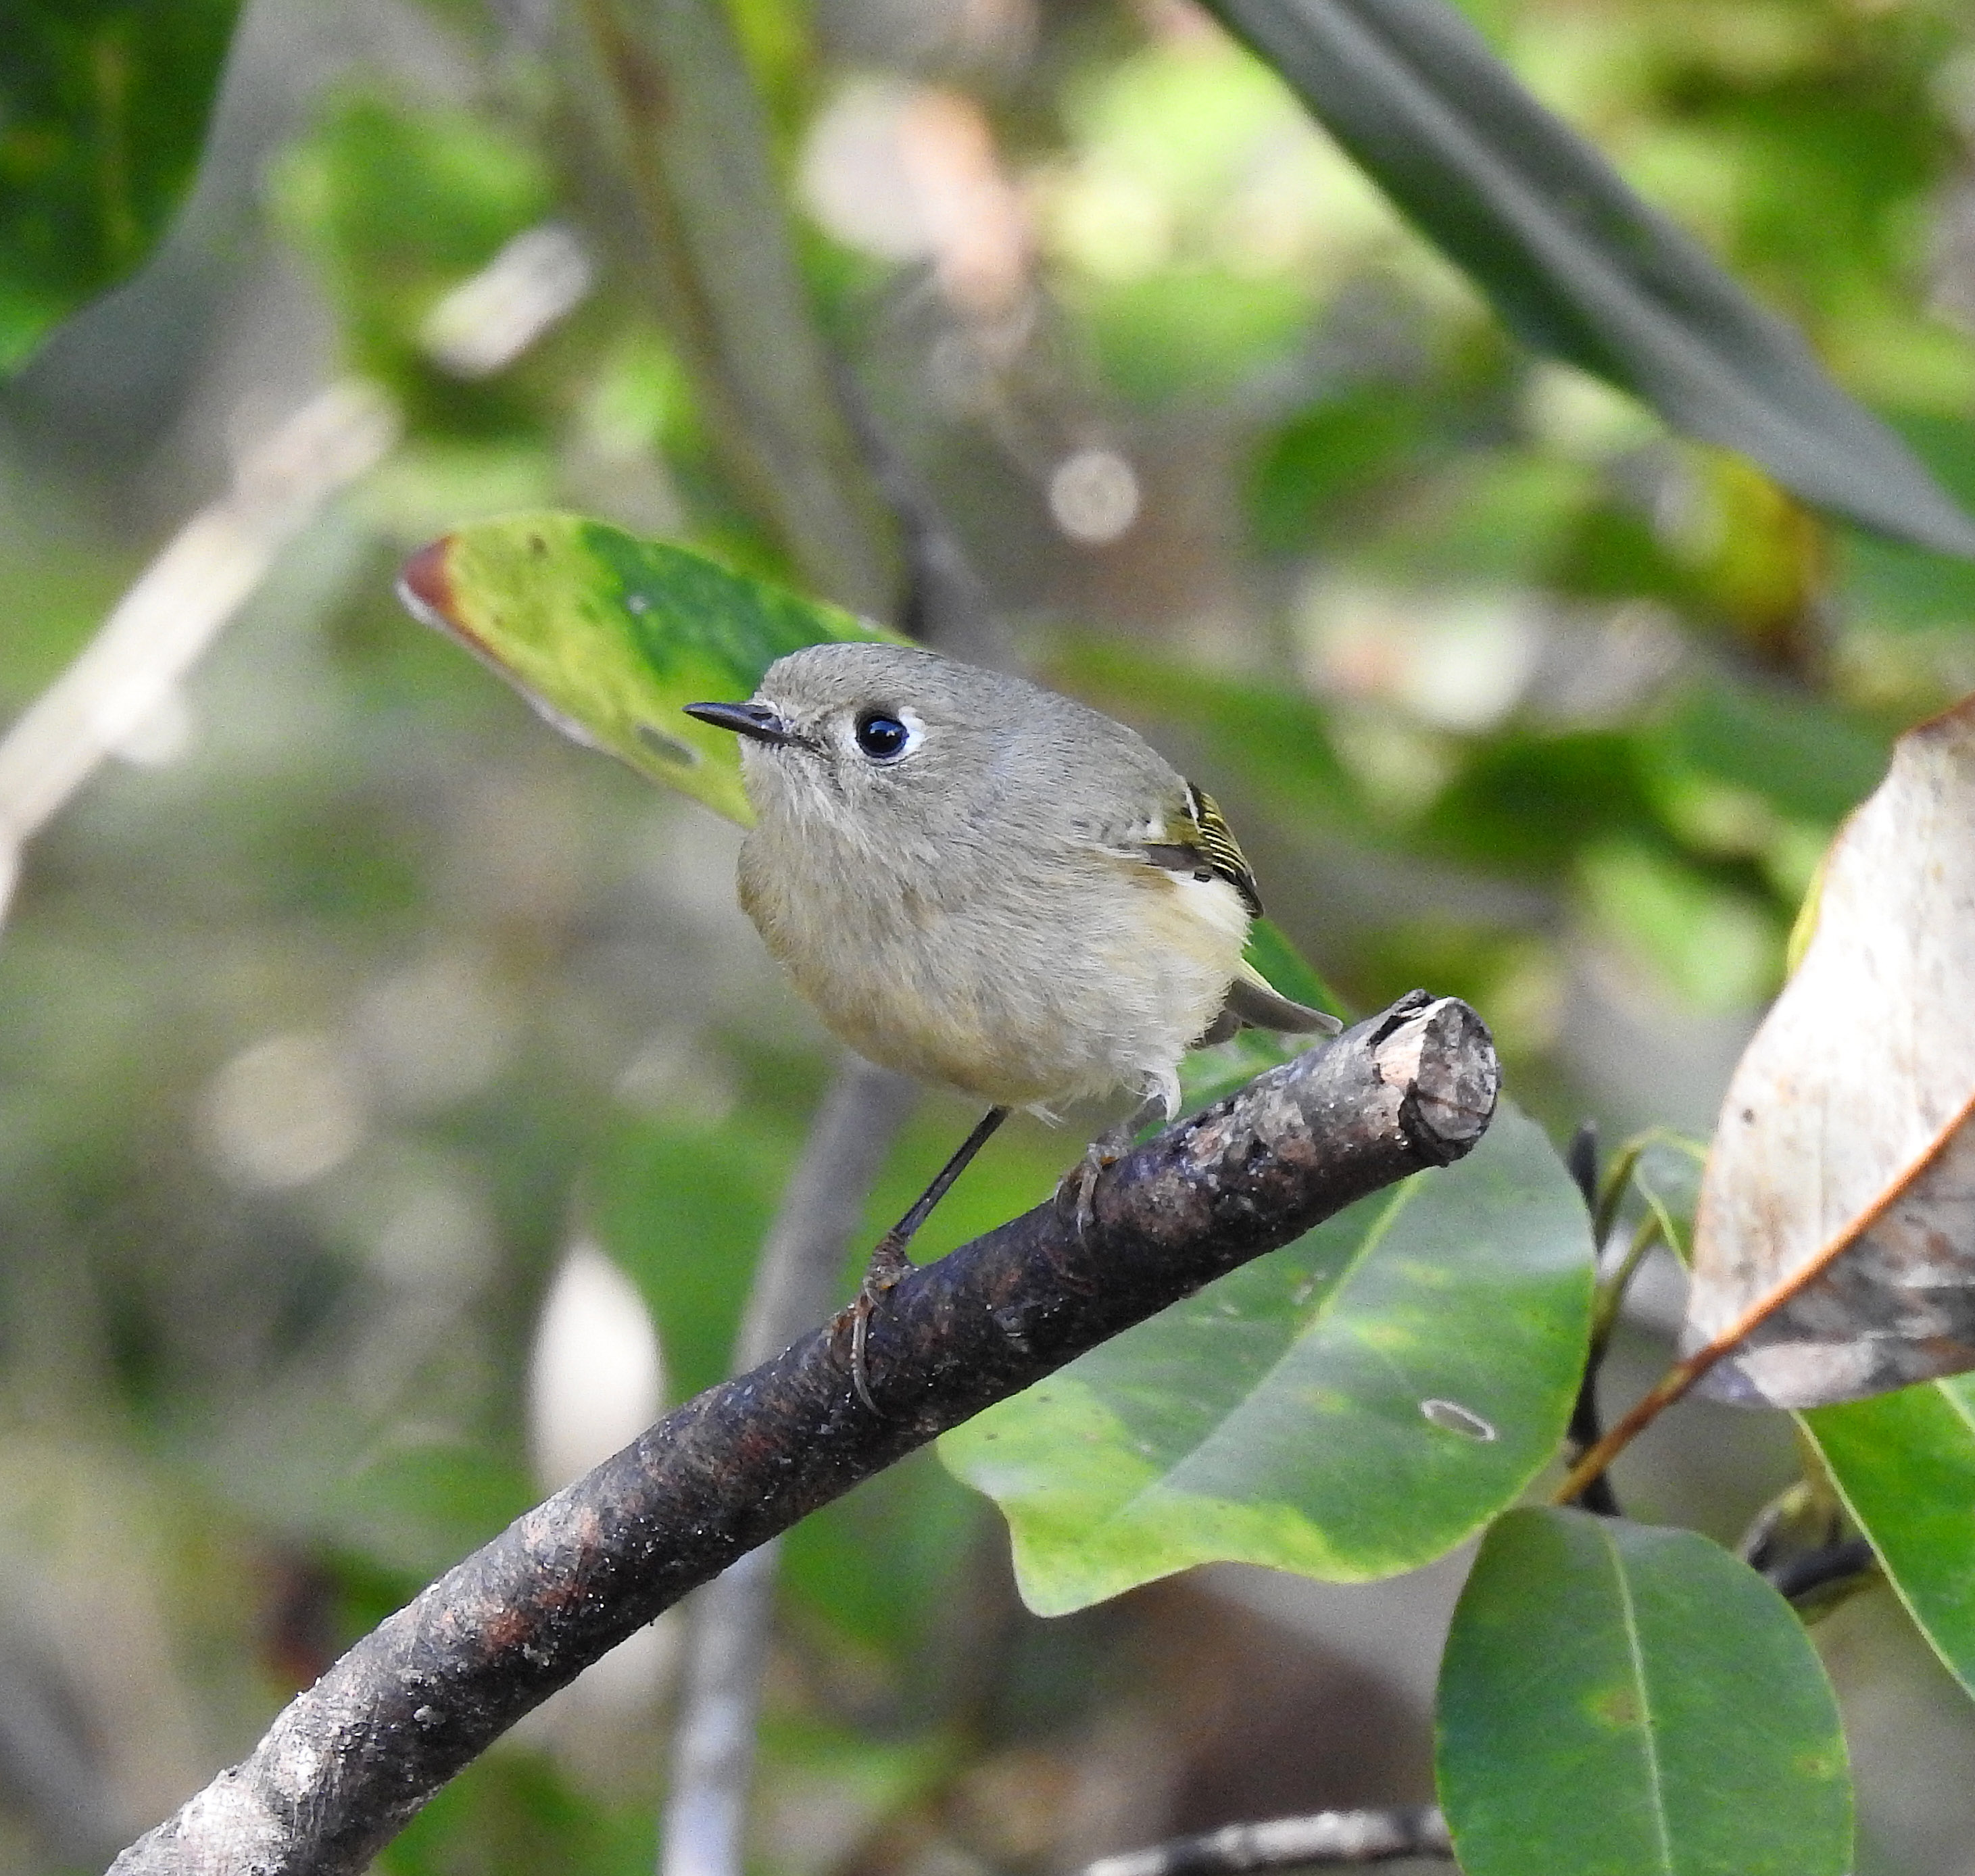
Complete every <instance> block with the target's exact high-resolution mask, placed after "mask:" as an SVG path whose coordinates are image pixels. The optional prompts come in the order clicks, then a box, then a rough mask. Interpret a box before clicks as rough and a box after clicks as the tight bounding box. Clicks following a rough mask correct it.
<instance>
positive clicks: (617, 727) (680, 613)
mask: <svg viewBox="0 0 1975 1876" xmlns="http://www.w3.org/2000/svg"><path fill="white" fill-rule="evenodd" d="M399 594H400V596H402V597H403V600H404V602H405V603H406V606H409V608H410V609H411V610H412V613H415V614H416V616H418V617H419V618H420V619H423V620H424V621H425V622H426V623H427V624H429V625H433V626H439V627H440V628H441V629H443V630H445V631H447V632H451V633H452V635H453V636H454V637H455V638H456V639H458V640H459V641H460V642H462V644H463V645H465V646H466V647H467V649H468V650H469V651H471V652H474V653H475V655H477V656H478V657H480V658H481V659H485V661H486V662H487V663H488V664H489V665H491V666H492V667H493V668H494V669H495V670H496V671H498V672H499V673H500V674H501V676H503V677H504V678H506V679H507V680H508V682H509V683H511V684H512V685H514V688H516V689H517V690H518V691H519V692H521V695H523V696H524V697H525V698H527V700H528V701H529V702H530V703H531V704H533V705H534V707H535V708H536V709H537V710H538V711H541V714H542V715H544V717H546V718H547V719H548V721H550V722H551V723H553V724H555V726H556V727H557V728H558V729H560V730H561V731H564V733H565V734H567V735H570V736H573V737H574V738H576V740H577V741H579V742H583V743H588V744H590V745H591V746H592V747H595V748H598V749H601V750H603V751H606V752H607V753H608V754H611V755H614V756H618V757H622V758H623V760H624V761H626V762H628V763H629V764H630V765H631V766H632V767H633V768H634V769H636V770H638V771H639V774H642V775H647V776H649V777H651V778H652V780H654V781H659V782H663V783H665V784H667V785H668V786H669V787H673V788H677V789H679V790H682V791H683V792H684V793H687V794H689V795H691V796H692V797H694V798H695V800H698V801H702V802H704V803H705V804H706V806H707V807H710V808H711V809H712V810H714V812H715V813H717V814H724V815H725V816H726V817H727V818H728V820H732V821H738V822H739V823H741V825H742V826H746V825H748V823H749V822H750V821H751V820H752V819H753V818H754V817H753V816H752V815H751V813H749V812H748V799H747V797H746V796H745V795H744V793H742V792H741V757H740V752H739V750H738V747H737V746H736V742H735V739H734V737H733V736H732V735H731V734H729V733H728V731H725V730H718V729H714V728H711V727H710V726H708V725H707V724H702V723H698V722H695V721H694V720H693V719H692V718H690V717H688V716H686V715H683V714H682V706H683V705H686V704H689V703H694V702H697V701H715V702H728V701H738V700H740V699H741V698H747V697H750V696H752V695H754V688H755V686H756V685H757V684H759V683H760V682H761V674H762V672H764V671H766V670H767V668H768V667H769V665H771V664H773V663H774V662H775V660H776V659H777V658H779V657H780V656H781V655H783V653H784V652H792V651H795V650H797V649H799V648H800V647H801V646H805V645H818V644H821V643H823V642H825V641H826V640H829V639H889V637H890V636H891V635H890V634H889V633H888V632H882V631H880V630H879V628H878V627H876V626H872V625H869V624H867V623H866V622H865V621H864V620H863V619H857V618H854V617H853V616H852V615H851V614H849V613H846V612H842V611H840V610H839V609H837V608H836V607H835V606H826V605H823V604H822V603H820V602H819V601H817V600H804V599H800V598H798V597H797V596H796V595H795V594H794V593H789V592H785V591H784V590H782V589H781V588H780V587H779V586H770V585H767V583H765V582H764V581H761V580H749V579H746V578H744V577H742V576H741V575H740V574H738V573H730V572H728V570H727V569H726V568H725V567H721V565H719V564H718V563H717V562H716V561H713V560H708V559H707V558H706V557H705V555H704V554H695V553H693V552H692V551H691V550H689V549H688V548H685V547H674V546H672V544H670V543H669V542H665V541H659V540H639V539H638V538H637V537H636V536H635V535H632V534H626V533H625V532H624V531H623V530H622V529H621V528H616V527H610V526H608V525H607V524H605V523H604V522H602V521H589V520H586V519H585V518H584V517H583V516H581V515H578V514H554V513H547V512H544V513H539V514H513V515H506V516H503V517H500V518H498V519H497V520H493V521H481V522H476V523H475V524H472V525H471V526H468V527H462V528H459V529H458V530H456V531H455V532H453V533H452V534H447V535H445V537H442V539H440V540H435V541H434V542H433V543H432V545H431V546H430V547H426V548H423V549H422V550H420V551H419V553H418V554H415V555H414V556H413V557H412V559H411V560H409V562H408V563H406V567H405V571H404V575H403V579H402V580H400V582H399Z"/></svg>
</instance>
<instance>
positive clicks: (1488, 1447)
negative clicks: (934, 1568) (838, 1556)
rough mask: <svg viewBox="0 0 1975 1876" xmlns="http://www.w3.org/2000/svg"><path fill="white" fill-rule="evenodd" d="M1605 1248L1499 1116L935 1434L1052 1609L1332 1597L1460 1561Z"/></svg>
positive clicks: (1526, 1452)
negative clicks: (1480, 1135) (1246, 1578)
mask: <svg viewBox="0 0 1975 1876" xmlns="http://www.w3.org/2000/svg"><path fill="white" fill-rule="evenodd" d="M1590 1306H1591V1233H1590V1228H1589V1224H1588V1222H1587V1221H1586V1217H1585V1211H1584V1203H1583V1201H1582V1199H1581V1198H1579V1196H1578V1193H1577V1188H1576V1187H1575V1186H1574V1185H1573V1184H1572V1183H1571V1180H1570V1177H1569V1174H1568V1173H1567V1172H1566V1171H1565V1170H1564V1168H1563V1162H1562V1161H1560V1160H1559V1158H1557V1155H1556V1152H1554V1151H1553V1148H1551V1146H1550V1145H1549V1142H1548V1140H1546V1138H1544V1136H1543V1130H1542V1129H1540V1128H1539V1127H1538V1126H1537V1125H1536V1124H1535V1123H1534V1122H1533V1121H1530V1120H1529V1119H1526V1118H1525V1117H1524V1116H1523V1115H1520V1114H1518V1113H1517V1112H1515V1111H1514V1110H1513V1109H1511V1108H1509V1107H1507V1106H1504V1107H1503V1109H1502V1110H1501V1111H1500V1112H1498V1113H1497V1115H1496V1117H1495V1121H1494V1125H1493V1126H1492V1127H1491V1128H1490V1129H1489V1132H1488V1134H1487V1137H1486V1138H1484V1140H1483V1142H1482V1143H1481V1145H1480V1146H1479V1147H1478V1148H1477V1149H1476V1150H1475V1152H1474V1153H1473V1154H1472V1155H1470V1157H1468V1158H1466V1159H1464V1160H1463V1161H1461V1163H1460V1164H1459V1165H1455V1166H1451V1167H1448V1168H1445V1169H1444V1170H1443V1171H1434V1172H1424V1173H1420V1174H1418V1175H1415V1177H1414V1178H1411V1179H1409V1180H1408V1181H1405V1184H1402V1185H1400V1186H1398V1187H1397V1188H1394V1189H1393V1190H1392V1191H1389V1192H1384V1193H1380V1194H1377V1195H1376V1196H1375V1197H1373V1198H1368V1199H1365V1200H1363V1201H1361V1202H1360V1203H1359V1204H1356V1205H1354V1206H1352V1207H1350V1208H1349V1210H1348V1211H1345V1212H1342V1213H1341V1214H1339V1216H1338V1217H1335V1218H1333V1219H1332V1220H1330V1221H1329V1222H1328V1223H1326V1224H1323V1225H1320V1226H1319V1227H1317V1229H1316V1230H1314V1231H1312V1232H1310V1233H1309V1234H1307V1235H1306V1236H1305V1237H1302V1238H1300V1239H1299V1240H1297V1241H1296V1243H1295V1244H1292V1245H1290V1246H1287V1247H1285V1248H1284V1249H1283V1250H1279V1251H1276V1252H1274V1253H1272V1254H1271V1255H1270V1256H1269V1257H1264V1258H1261V1259H1260V1260H1258V1261H1257V1262H1256V1263H1252V1264H1250V1265H1248V1266H1247V1267H1245V1268H1244V1269H1242V1270H1237V1271H1235V1272H1234V1273H1232V1274H1231V1275H1229V1276H1225V1277H1223V1278H1222V1279H1221V1280H1220V1281H1219V1282H1218V1283H1214V1284H1212V1285H1211V1286H1208V1288H1207V1289H1206V1290H1203V1291H1201V1293H1200V1294H1199V1295H1198V1296H1195V1297H1194V1298H1192V1299H1190V1300H1188V1301H1187V1302H1185V1303H1180V1304H1178V1305H1176V1306H1175V1307H1174V1308H1172V1309H1168V1310H1166V1311H1165V1313H1163V1314H1162V1315H1160V1316H1155V1318H1154V1319H1152V1321H1151V1322H1146V1323H1143V1324H1142V1325H1141V1326H1139V1327H1138V1328H1137V1329H1132V1330H1130V1331H1129V1332H1127V1333H1126V1334H1124V1335H1122V1336H1119V1337H1118V1338H1117V1339H1116V1340H1114V1341H1112V1342H1107V1343H1106V1344H1105V1345H1104V1346H1103V1347H1102V1348H1099V1349H1093V1351H1092V1352H1090V1353H1089V1355H1085V1356H1083V1358H1082V1359H1080V1360H1079V1361H1076V1362H1073V1363H1072V1364H1071V1365H1070V1366H1069V1367H1067V1368H1064V1369H1063V1372H1061V1373H1060V1374H1058V1375H1054V1376H1053V1377H1052V1378H1050V1379H1049V1380H1047V1381H1046V1382H1041V1383H1040V1384H1039V1385H1037V1386H1036V1387H1034V1388H1030V1389H1029V1391H1027V1393H1025V1394H1022V1395H1018V1396H1017V1398H1015V1399H1014V1400H1012V1401H1007V1402H1004V1404H1003V1405H1001V1406H999V1407H997V1408H991V1410H990V1411H988V1412H987V1413H985V1414H982V1415H981V1416H980V1417H979V1418H978V1419H976V1420H974V1421H971V1423H970V1424H968V1425H967V1426H964V1427H962V1428H959V1429H958V1431H955V1432H953V1433H951V1434H948V1435H947V1437H945V1440H944V1441H941V1454H942V1455H943V1457H945V1460H946V1463H947V1464H948V1465H949V1466H951V1467H952V1468H953V1470H955V1472H957V1473H958V1474H959V1475H960V1477H962V1478H963V1479H964V1480H967V1481H968V1483H970V1484H971V1485H974V1486H976V1487H978V1488H979V1489H980V1490H982V1491H984V1492H985V1493H987V1494H988V1496H989V1497H991V1498H993V1499H994V1500H995V1501H996V1502H997V1503H998V1504H999V1505H1000V1506H1001V1509H1002V1510H1003V1512H1004V1513H1005V1514H1006V1516H1007V1520H1008V1524H1009V1528H1010V1529H1011V1533H1013V1536H1014V1550H1015V1568H1016V1572H1017V1577H1018V1579H1019V1581H1020V1585H1021V1590H1022V1595H1023V1597H1024V1600H1025V1601H1026V1602H1027V1603H1028V1605H1029V1606H1030V1608H1034V1609H1036V1610H1037V1611H1039V1612H1042V1613H1043V1614H1047V1615H1057V1614H1061V1613H1062V1612H1064V1611H1066V1610H1069V1609H1075V1608H1082V1607H1083V1606H1084V1605H1086V1603H1091V1602H1097V1601H1099V1600H1100V1599H1101V1598H1104V1597H1106V1596H1110V1595H1117V1594H1118V1593H1119V1592H1120V1591H1122V1590H1125V1589H1130V1588H1132V1586H1133V1585H1135V1584H1138V1583H1142V1582H1148V1581H1149V1580H1150V1579H1152V1578H1154V1577H1158V1576H1163V1575H1168V1574H1169V1573H1170V1572H1172V1571H1175V1570H1179V1569H1185V1568H1187V1567H1188V1566H1189V1565H1191V1564H1195V1563H1205V1562H1213V1561H1216V1560H1219V1559H1237V1560H1240V1561H1243V1562H1250V1563H1261V1564H1267V1565H1268V1566H1270V1567H1272V1568H1274V1569H1285V1570H1298V1571H1301V1572H1303V1573H1304V1574H1305V1575H1310V1576H1316V1577H1323V1578H1326V1579H1331V1580H1333V1581H1339V1582H1351V1581H1359V1580H1362V1579H1367V1578H1370V1577H1376V1576H1387V1575H1393V1574H1395V1573H1396V1572H1398V1571H1401V1570H1408V1569H1414V1568H1415V1567H1416V1566H1418V1565H1420V1564H1422V1563H1425V1562H1428V1561H1430V1560H1431V1559H1433V1558H1434V1557H1436V1556H1440V1555H1441V1553H1442V1552H1444V1551H1446V1550H1448V1549H1451V1548H1452V1547H1453V1546H1454V1545H1455V1544H1457V1543H1459V1542H1460V1541H1461V1539H1462V1538H1464V1537H1465V1536H1467V1535H1468V1533H1470V1532H1471V1531H1473V1530H1474V1529H1476V1528H1477V1526H1480V1524H1482V1523H1484V1522H1485V1521H1486V1520H1487V1519H1488V1518H1490V1517H1491V1516H1494V1513H1496V1512H1497V1511H1499V1510H1500V1509H1501V1508H1502V1506H1504V1505H1506V1504H1508V1503H1511V1502H1512V1501H1513V1500H1514V1498H1515V1497H1516V1496H1517V1493H1520V1491H1521V1490H1523V1487H1525V1486H1526V1485H1527V1483H1529V1481H1530V1479H1531V1478H1533V1477H1534V1476H1535V1474H1536V1473H1537V1472H1538V1471H1539V1470H1540V1469H1541V1468H1542V1467H1543V1464H1545V1463H1546V1461H1547V1460H1549V1457H1551V1455H1552V1454H1553V1453H1554V1451H1556V1443H1557V1441H1558V1439H1559V1437H1561V1435H1562V1434H1563V1428H1564V1423H1565V1421H1566V1419H1567V1418H1569V1412H1570V1406H1571V1401H1572V1398H1573V1397H1574V1395H1576V1391H1577V1382H1578V1376H1579V1372H1580V1371H1581V1369H1582V1365H1583V1361H1584V1351H1585V1343H1586V1336H1587V1332H1588V1327H1589V1315H1590Z"/></svg>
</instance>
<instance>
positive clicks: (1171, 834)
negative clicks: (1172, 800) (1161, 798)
mask: <svg viewBox="0 0 1975 1876" xmlns="http://www.w3.org/2000/svg"><path fill="white" fill-rule="evenodd" d="M1182 803H1183V805H1178V806H1175V808H1174V810H1173V811H1172V813H1169V814H1168V816H1166V820H1165V826H1163V827H1162V828H1161V829H1159V830H1158V835H1157V837H1156V838H1155V839H1152V840H1149V841H1148V842H1147V843H1146V844H1145V849H1144V852H1145V857H1146V859H1149V860H1150V861H1151V862H1152V864H1153V865H1154V866H1161V867H1164V868H1165V870H1166V871H1167V872H1191V873H1195V874H1197V875H1198V876H1200V877H1201V879H1214V878H1219V879H1224V880H1226V881H1227V883H1228V884H1229V885H1231V886H1232V887H1233V888H1234V890H1235V891H1236V892H1238V893H1240V894H1241V903H1242V904H1243V905H1245V906H1247V908H1248V915H1249V916H1250V918H1260V917H1261V915H1262V895H1261V893H1260V891H1259V889H1257V886H1256V885H1255V876H1254V873H1253V872H1251V871H1250V869H1249V866H1248V859H1247V855H1246V854H1244V853H1243V852H1242V851H1241V842H1240V841H1238V840H1237V839H1235V838H1234V829H1233V828H1231V827H1230V826H1228V825H1227V821H1226V820H1225V819H1224V817H1223V816H1222V814H1221V810H1220V809H1218V807H1215V806H1214V797H1212V796H1211V795H1210V794H1209V793H1208V792H1207V791H1206V790H1204V788H1196V787H1194V785H1193V784H1192V783H1191V782H1188V783H1187V784H1185V795H1184V796H1183V797H1182Z"/></svg>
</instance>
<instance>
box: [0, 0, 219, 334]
mask: <svg viewBox="0 0 1975 1876" xmlns="http://www.w3.org/2000/svg"><path fill="white" fill-rule="evenodd" d="M239 11H240V8H239V6H238V0H189V3H187V4H180V5H173V6H172V7H170V8H163V7H158V6H151V5H143V4H142V3H141V0H80V3H79V4H74V5H71V4H68V0H16V3H15V5H12V6H10V7H9V8H8V21H7V24H8V33H7V56H6V59H5V64H4V65H3V66H0V373H6V372H8V371H11V370H14V369H15V368H16V367H17V366H19V365H20V364H21V363H22V362H23V361H24V360H25V359H26V358H27V357H28V355H29V354H30V353H31V352H32V351H33V350H34V349H35V347H36V346H37V345H38V343H40V341H41V339H42V338H43V337H44V336H45V334H46V333H47V332H48V330H49V328H50V327H52V326H53V325H54V324H55V323H56V322H57V321H58V320H61V319H62V318H64V317H66V316H67V314H71V313H73V312H74V311H75V310H77V308H78V307H81V305H82V304H84V302H85V301H88V300H89V299H90V298H92V297H94V296H95V295H96V294H99V293H100V292H102V291H104V288H105V287H110V286H113V285H115V284H117V282H118V281H121V280H123V279H125V278H127V277H128V276H129V275H130V274H132V273H133V272H134V271H136V268H137V267H138V266H139V265H140V264H141V263H142V262H143V260H144V258H146V255H148V254H149V253H150V251H151V248H152V247H153V245H154V244H155V243H156V241H157V240H158V238H159V236H160V235H162V234H163V232H164V231H165V229H166V226H167V225H169V222H170V221H171V218H172V217H173V214H174V213H175V212H176V210H177V209H178V207H179V204H180V202H182V200H183V199H184V198H185V196H186V193H187V192H188V191H189V189H190V188H191V186H192V179H193V177H194V176H195V174H196V172H197V169H198V165H199V150H200V148H201V146H202V144H203V143H204V142H205V130H206V123H207V120H208V118H209V116H210V115H211V112H212V102H213V96H214V94H215V91H216V90H217V89H218V87H219V75H220V71H221V68H222V65H223V64H225V57H226V52H227V48H228V44H230V43H231V41H232V37H233V28H234V22H235V20H236V18H238V15H239Z"/></svg>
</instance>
